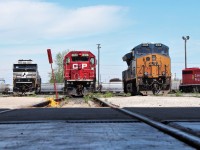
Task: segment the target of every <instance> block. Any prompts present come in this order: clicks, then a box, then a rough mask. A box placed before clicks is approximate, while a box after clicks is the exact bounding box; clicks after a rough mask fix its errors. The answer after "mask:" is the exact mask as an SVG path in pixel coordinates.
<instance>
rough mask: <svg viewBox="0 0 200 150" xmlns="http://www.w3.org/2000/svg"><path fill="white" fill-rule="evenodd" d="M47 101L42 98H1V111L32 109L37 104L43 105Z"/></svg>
mask: <svg viewBox="0 0 200 150" xmlns="http://www.w3.org/2000/svg"><path fill="white" fill-rule="evenodd" d="M45 101H46V99H45V98H42V97H0V109H1V108H3V109H4V108H8V109H15V108H22V107H31V106H33V105H35V104H38V103H42V102H45Z"/></svg>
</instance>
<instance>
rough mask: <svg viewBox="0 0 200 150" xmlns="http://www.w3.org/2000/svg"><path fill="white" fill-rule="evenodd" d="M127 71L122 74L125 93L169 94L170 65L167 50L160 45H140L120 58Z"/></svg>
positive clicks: (164, 46)
mask: <svg viewBox="0 0 200 150" xmlns="http://www.w3.org/2000/svg"><path fill="white" fill-rule="evenodd" d="M122 59H123V61H126V63H127V65H128V69H127V70H125V71H123V72H122V79H123V88H124V92H125V93H131V94H132V95H136V94H139V93H141V94H143V95H147V94H150V93H151V92H152V93H153V94H158V93H159V92H160V91H162V93H163V94H165V93H167V92H169V90H170V85H171V63H170V56H169V48H168V47H167V46H166V45H164V44H161V43H155V44H152V43H142V44H140V45H138V46H136V47H134V48H133V49H132V50H131V52H130V53H127V54H126V55H124V57H123V58H122Z"/></svg>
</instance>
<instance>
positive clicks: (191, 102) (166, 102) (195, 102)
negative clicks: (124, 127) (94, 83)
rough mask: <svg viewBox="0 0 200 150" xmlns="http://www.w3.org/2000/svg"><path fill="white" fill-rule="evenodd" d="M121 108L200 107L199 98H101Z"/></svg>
mask: <svg viewBox="0 0 200 150" xmlns="http://www.w3.org/2000/svg"><path fill="white" fill-rule="evenodd" d="M101 99H102V100H106V101H108V102H110V103H112V104H115V105H118V106H120V107H200V98H197V97H164V96H131V97H112V98H101Z"/></svg>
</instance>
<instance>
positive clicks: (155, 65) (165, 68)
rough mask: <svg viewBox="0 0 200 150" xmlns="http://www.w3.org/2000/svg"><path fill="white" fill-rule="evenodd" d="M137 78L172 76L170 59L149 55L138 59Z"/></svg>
mask: <svg viewBox="0 0 200 150" xmlns="http://www.w3.org/2000/svg"><path fill="white" fill-rule="evenodd" d="M136 66H137V67H136V77H137V78H140V77H143V76H144V74H148V77H149V78H158V77H159V76H162V75H163V74H165V75H166V77H170V76H171V64H170V58H169V57H166V56H164V55H160V54H149V55H145V56H142V57H139V58H137V59H136Z"/></svg>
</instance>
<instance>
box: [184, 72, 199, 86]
mask: <svg viewBox="0 0 200 150" xmlns="http://www.w3.org/2000/svg"><path fill="white" fill-rule="evenodd" d="M182 83H183V84H200V68H186V69H184V70H182Z"/></svg>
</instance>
